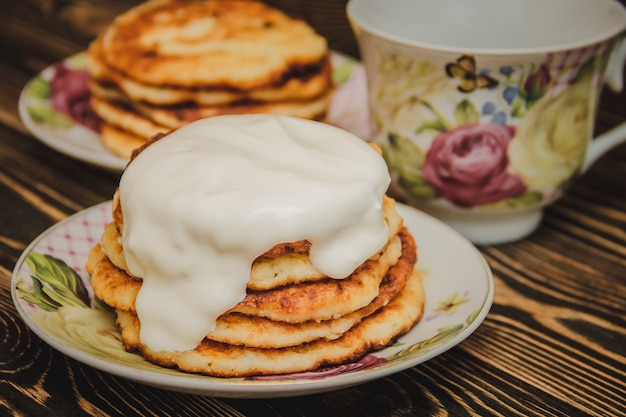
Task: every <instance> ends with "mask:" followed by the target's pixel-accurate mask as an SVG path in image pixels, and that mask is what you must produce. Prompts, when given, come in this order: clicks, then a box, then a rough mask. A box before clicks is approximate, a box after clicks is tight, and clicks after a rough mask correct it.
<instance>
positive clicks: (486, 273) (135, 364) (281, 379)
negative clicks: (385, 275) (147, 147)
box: [11, 202, 494, 398]
mask: <svg viewBox="0 0 626 417" xmlns="http://www.w3.org/2000/svg"><path fill="white" fill-rule="evenodd" d="M110 211H111V202H105V203H101V204H99V205H96V206H94V207H91V208H89V209H86V210H83V211H81V212H78V213H76V214H74V215H73V216H71V217H69V218H67V219H65V220H64V221H62V222H60V223H58V224H56V225H55V226H53V227H51V228H50V229H48V230H47V231H46V232H44V233H43V234H42V235H41V236H39V237H38V238H37V239H35V241H33V242H32V243H31V244H30V245H29V246H28V248H27V249H26V250H25V252H24V253H23V254H22V256H21V257H20V259H19V261H18V262H17V265H16V267H15V269H14V271H13V279H12V282H11V295H12V297H13V302H14V304H15V306H16V308H17V311H18V312H19V314H20V316H21V317H22V319H23V320H24V321H25V323H26V324H27V325H28V326H29V327H30V328H31V329H32V330H33V332H35V333H36V334H37V335H38V336H39V337H41V339H43V340H44V341H45V342H46V343H48V344H49V345H50V346H52V347H53V348H55V349H57V350H59V351H61V352H63V353H64V354H66V355H68V356H70V357H72V358H74V359H76V360H78V361H80V362H83V363H85V364H88V365H90V366H93V367H95V368H97V369H100V370H103V371H106V372H109V373H111V374H115V375H118V376H122V377H125V378H128V379H130V380H133V381H137V382H140V383H143V384H147V385H151V386H156V387H160V388H164V389H170V390H175V391H181V392H187V393H194V394H202V395H210V396H218V397H239V398H269V397H286V396H296V395H304V394H313V393H318V392H324V391H330V390H335V389H339V388H344V387H349V386H353V385H357V384H361V383H364V382H367V381H371V380H373V379H376V378H381V377H384V376H386V375H389V374H392V373H396V372H399V371H402V370H405V369H407V368H410V367H412V366H415V365H418V364H420V363H422V362H425V361H427V360H429V359H431V358H433V357H435V356H437V355H440V354H442V353H444V352H445V351H447V350H448V349H450V348H452V347H454V346H455V345H457V344H458V343H460V342H461V341H463V340H464V339H465V338H467V337H468V336H469V335H470V334H471V333H472V332H473V331H474V330H476V328H477V327H478V326H479V325H480V324H481V322H482V321H483V319H484V318H485V316H486V315H487V312H488V311H489V309H490V307H491V304H492V301H493V295H494V283H493V277H492V274H491V270H490V269H489V266H488V265H487V263H486V261H485V259H484V258H483V256H482V255H481V254H480V252H479V251H478V250H477V249H476V248H475V247H474V246H473V245H472V244H471V243H469V241H467V240H466V239H465V238H463V237H462V236H461V235H459V234H458V233H457V232H455V231H454V230H452V229H451V228H450V227H448V226H446V225H445V224H444V223H442V222H440V221H438V220H435V219H434V218H432V217H430V216H428V215H426V214H423V213H421V212H419V211H417V210H415V209H412V208H409V207H407V206H404V205H402V204H398V211H399V213H400V214H401V215H402V216H403V217H404V219H405V224H406V225H407V226H408V227H409V229H410V230H411V231H412V233H413V234H414V236H415V239H416V241H417V244H418V247H419V262H418V268H420V270H421V272H422V273H423V275H424V285H425V290H426V305H425V310H424V317H423V319H422V320H421V321H420V322H419V323H418V324H417V325H416V326H415V327H414V328H413V329H412V330H411V331H410V332H409V333H407V334H406V335H404V336H403V337H401V338H400V339H399V340H398V341H397V342H396V343H395V344H393V345H392V346H389V347H387V348H386V349H383V350H381V351H377V352H374V353H372V354H370V355H368V356H366V357H365V358H363V359H362V360H361V361H359V362H357V363H352V364H348V365H344V366H339V367H334V368H328V369H323V370H319V371H315V372H306V373H300V374H291V375H280V376H270V377H259V378H213V377H208V376H201V375H192V374H186V373H183V372H179V371H176V370H173V369H166V368H162V367H159V366H156V365H153V364H151V363H148V362H146V361H144V360H143V359H142V358H141V357H140V356H139V355H135V354H132V353H128V352H126V351H125V350H124V349H123V347H122V343H121V338H120V334H119V331H118V329H117V327H116V325H115V319H114V314H113V313H112V311H110V310H108V309H107V308H106V307H104V306H103V305H102V304H101V303H100V302H98V301H97V300H94V298H93V293H92V289H91V285H90V282H89V278H88V275H87V273H86V272H85V268H84V265H85V261H86V259H87V254H88V252H89V250H90V249H91V247H92V246H93V245H94V244H95V243H97V242H98V241H99V239H100V235H101V233H102V230H103V228H104V226H105V225H106V224H107V223H108V222H109V221H111V214H110Z"/></svg>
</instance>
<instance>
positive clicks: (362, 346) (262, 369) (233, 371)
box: [117, 270, 425, 377]
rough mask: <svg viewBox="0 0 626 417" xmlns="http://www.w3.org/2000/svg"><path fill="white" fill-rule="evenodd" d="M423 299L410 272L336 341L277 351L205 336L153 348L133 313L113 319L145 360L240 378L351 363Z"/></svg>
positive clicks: (410, 320) (405, 327) (391, 336)
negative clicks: (382, 303) (189, 346)
mask: <svg viewBox="0 0 626 417" xmlns="http://www.w3.org/2000/svg"><path fill="white" fill-rule="evenodd" d="M424 302H425V295H424V290H423V284H422V277H421V275H420V274H419V272H417V270H414V271H413V273H412V274H411V277H410V279H409V280H408V282H407V284H406V285H405V286H404V288H403V289H402V291H401V292H400V293H399V294H398V296H396V297H395V298H394V299H393V300H392V301H391V302H390V303H389V304H388V305H387V306H386V307H385V308H382V309H380V310H378V311H377V312H376V313H374V314H372V315H370V316H368V317H367V318H365V319H363V320H362V321H361V322H360V323H359V324H357V325H356V326H354V327H353V328H351V329H350V330H348V331H347V332H345V333H344V334H343V335H342V336H341V337H339V338H338V339H335V340H328V339H318V340H316V341H314V342H311V343H305V344H301V345H298V346H294V347H286V348H279V349H260V348H250V347H244V346H234V345H229V344H225V343H220V342H215V341H212V340H209V339H206V338H205V339H204V340H203V341H202V343H201V344H200V345H199V346H198V347H197V348H195V349H194V350H190V351H185V352H155V351H152V350H151V349H149V348H148V347H146V346H144V345H143V344H142V343H141V341H140V339H139V321H138V320H137V319H136V317H135V316H133V315H130V314H120V315H118V320H117V323H118V325H119V327H120V330H121V333H122V338H123V340H124V346H125V347H126V349H127V350H129V351H139V352H141V354H142V355H143V356H144V357H145V358H146V359H147V360H149V361H151V362H154V363H157V364H159V365H162V366H167V367H176V368H178V369H180V370H182V371H185V372H192V373H201V374H207V375H212V376H218V377H244V376H253V375H273V374H284V373H293V372H302V371H309V370H313V369H317V368H320V367H323V366H329V365H338V364H342V363H346V362H351V361H356V360H358V359H359V358H360V357H362V356H363V355H365V354H366V353H367V352H369V351H372V350H378V349H382V348H384V347H386V346H388V345H389V344H390V343H392V342H393V341H394V340H395V339H397V338H398V337H399V336H401V335H402V334H404V333H406V332H407V331H409V330H410V329H411V327H412V326H413V325H415V323H417V322H418V321H419V320H420V319H421V317H422V314H423V309H424Z"/></svg>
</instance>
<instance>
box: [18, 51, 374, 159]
mask: <svg viewBox="0 0 626 417" xmlns="http://www.w3.org/2000/svg"><path fill="white" fill-rule="evenodd" d="M331 58H332V62H333V77H334V80H335V82H336V84H337V85H338V88H337V90H336V92H335V95H334V98H333V102H332V103H331V106H330V108H329V111H328V115H327V121H328V123H331V124H334V125H337V126H339V127H342V128H344V129H346V130H348V131H351V132H352V133H354V134H356V135H357V136H360V137H362V138H367V137H368V136H369V121H368V109H367V85H366V81H365V73H364V69H363V66H362V65H361V64H360V63H359V62H357V61H355V60H354V59H352V58H349V57H347V56H345V55H342V54H339V53H336V52H333V53H332V54H331ZM61 63H65V64H68V65H69V66H70V67H71V68H73V69H83V68H84V66H85V53H84V52H81V53H79V54H76V55H74V56H71V57H69V58H66V59H64V60H63V61H61V62H59V63H56V64H54V65H51V66H50V67H48V68H46V69H45V70H44V71H42V72H41V73H40V74H38V75H37V76H36V77H34V78H33V79H32V80H30V81H29V82H28V83H27V84H26V85H25V86H24V89H23V90H22V93H21V94H20V98H19V102H18V110H19V114H20V117H21V119H22V122H23V123H24V125H25V126H26V128H27V129H28V130H29V131H30V132H31V133H32V134H33V135H34V136H35V138H37V139H39V140H40V141H41V142H42V143H44V144H46V145H48V146H49V147H50V148H52V149H55V150H56V151H58V152H61V153H63V154H66V155H68V156H71V157H73V158H76V159H79V160H82V161H84V162H88V163H90V164H93V165H97V166H100V167H103V168H107V169H111V170H114V171H122V170H123V169H124V167H125V166H126V163H127V162H128V161H127V160H126V159H124V158H120V157H118V156H116V155H114V154H113V153H111V152H110V151H109V150H107V149H106V148H105V147H104V145H103V144H102V142H101V140H100V137H99V136H98V134H97V133H95V132H93V131H92V130H90V129H88V128H86V127H84V126H82V125H80V124H77V123H75V122H74V121H73V120H70V119H69V118H67V117H66V116H64V115H63V114H61V113H60V112H58V111H56V110H55V109H54V108H53V106H52V104H51V102H50V97H49V90H50V80H51V79H52V77H53V75H54V72H55V68H56V67H57V65H59V64H61Z"/></svg>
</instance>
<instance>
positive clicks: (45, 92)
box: [26, 77, 50, 99]
mask: <svg viewBox="0 0 626 417" xmlns="http://www.w3.org/2000/svg"><path fill="white" fill-rule="evenodd" d="M26 96H28V97H30V98H40V99H48V98H50V83H49V82H48V81H46V80H44V79H43V78H41V77H37V78H35V79H34V80H33V82H32V83H30V86H29V87H28V90H26Z"/></svg>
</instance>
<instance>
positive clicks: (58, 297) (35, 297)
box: [17, 252, 89, 311]
mask: <svg viewBox="0 0 626 417" xmlns="http://www.w3.org/2000/svg"><path fill="white" fill-rule="evenodd" d="M26 263H27V264H28V266H29V267H30V269H31V271H33V275H31V279H32V282H33V290H32V291H28V290H27V288H26V287H25V285H24V283H23V282H19V283H18V287H17V292H18V295H19V296H20V297H21V298H22V299H23V300H24V301H27V302H29V303H32V304H35V305H37V306H39V307H40V308H41V309H43V310H45V311H56V310H58V309H59V308H60V307H63V306H66V307H70V306H71V307H83V308H89V293H88V292H87V289H86V288H85V286H84V285H83V282H82V280H81V278H80V276H79V275H78V274H77V273H76V271H74V270H73V269H72V268H70V267H69V266H68V265H67V264H66V263H65V262H63V261H62V260H60V259H58V258H55V257H53V256H50V255H44V254H40V253H37V252H30V253H29V254H28V255H27V256H26Z"/></svg>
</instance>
